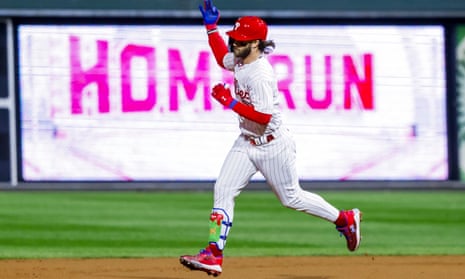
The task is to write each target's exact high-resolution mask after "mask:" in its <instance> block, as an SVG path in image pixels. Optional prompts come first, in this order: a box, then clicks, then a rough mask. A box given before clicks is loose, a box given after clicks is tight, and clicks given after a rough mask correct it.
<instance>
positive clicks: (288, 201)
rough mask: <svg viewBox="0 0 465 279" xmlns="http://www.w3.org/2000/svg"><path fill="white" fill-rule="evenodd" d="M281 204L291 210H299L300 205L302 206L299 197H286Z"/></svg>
mask: <svg viewBox="0 0 465 279" xmlns="http://www.w3.org/2000/svg"><path fill="white" fill-rule="evenodd" d="M281 204H282V205H283V206H284V207H287V208H290V209H298V208H299V204H300V199H299V197H298V196H286V197H284V198H282V199H281Z"/></svg>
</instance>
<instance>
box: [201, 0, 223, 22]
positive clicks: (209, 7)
mask: <svg viewBox="0 0 465 279" xmlns="http://www.w3.org/2000/svg"><path fill="white" fill-rule="evenodd" d="M199 10H200V12H201V13H202V17H203V22H204V23H205V24H206V25H211V24H216V23H217V22H218V20H219V19H220V11H219V10H218V9H217V8H216V7H215V6H213V3H212V0H204V1H203V5H199Z"/></svg>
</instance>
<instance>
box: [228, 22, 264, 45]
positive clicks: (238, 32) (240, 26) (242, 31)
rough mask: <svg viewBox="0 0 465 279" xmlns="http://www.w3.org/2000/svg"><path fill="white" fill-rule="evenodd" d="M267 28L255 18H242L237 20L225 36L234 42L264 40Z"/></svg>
mask: <svg viewBox="0 0 465 279" xmlns="http://www.w3.org/2000/svg"><path fill="white" fill-rule="evenodd" d="M267 33H268V26H267V25H266V23H265V21H263V19H261V18H259V17H257V16H243V17H240V18H239V19H237V21H236V23H235V24H234V28H233V30H230V31H228V32H226V35H228V36H229V37H231V38H233V39H234V40H236V41H252V40H266V35H267Z"/></svg>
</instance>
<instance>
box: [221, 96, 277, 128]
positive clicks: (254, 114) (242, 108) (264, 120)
mask: <svg viewBox="0 0 465 279" xmlns="http://www.w3.org/2000/svg"><path fill="white" fill-rule="evenodd" d="M229 107H230V108H232V110H233V111H235V112H236V113H237V114H239V115H240V116H242V117H245V118H247V119H249V120H252V121H254V122H257V123H259V124H262V125H267V124H268V123H269V122H270V120H271V114H268V113H263V112H259V111H256V110H255V109H254V108H253V107H251V106H247V105H245V104H243V103H241V102H239V101H237V100H234V101H233V102H232V103H231V105H230V106H229Z"/></svg>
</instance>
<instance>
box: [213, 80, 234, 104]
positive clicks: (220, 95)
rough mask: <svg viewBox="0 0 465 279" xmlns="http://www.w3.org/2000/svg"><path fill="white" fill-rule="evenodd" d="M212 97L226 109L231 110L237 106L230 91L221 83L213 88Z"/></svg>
mask: <svg viewBox="0 0 465 279" xmlns="http://www.w3.org/2000/svg"><path fill="white" fill-rule="evenodd" d="M212 96H213V98H215V99H216V100H217V101H218V102H219V103H220V104H222V105H223V106H225V107H228V108H233V107H234V106H235V105H236V104H237V101H236V100H235V99H234V98H233V97H232V96H231V90H230V89H229V88H226V87H224V84H221V83H220V84H217V85H215V87H213V90H212Z"/></svg>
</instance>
